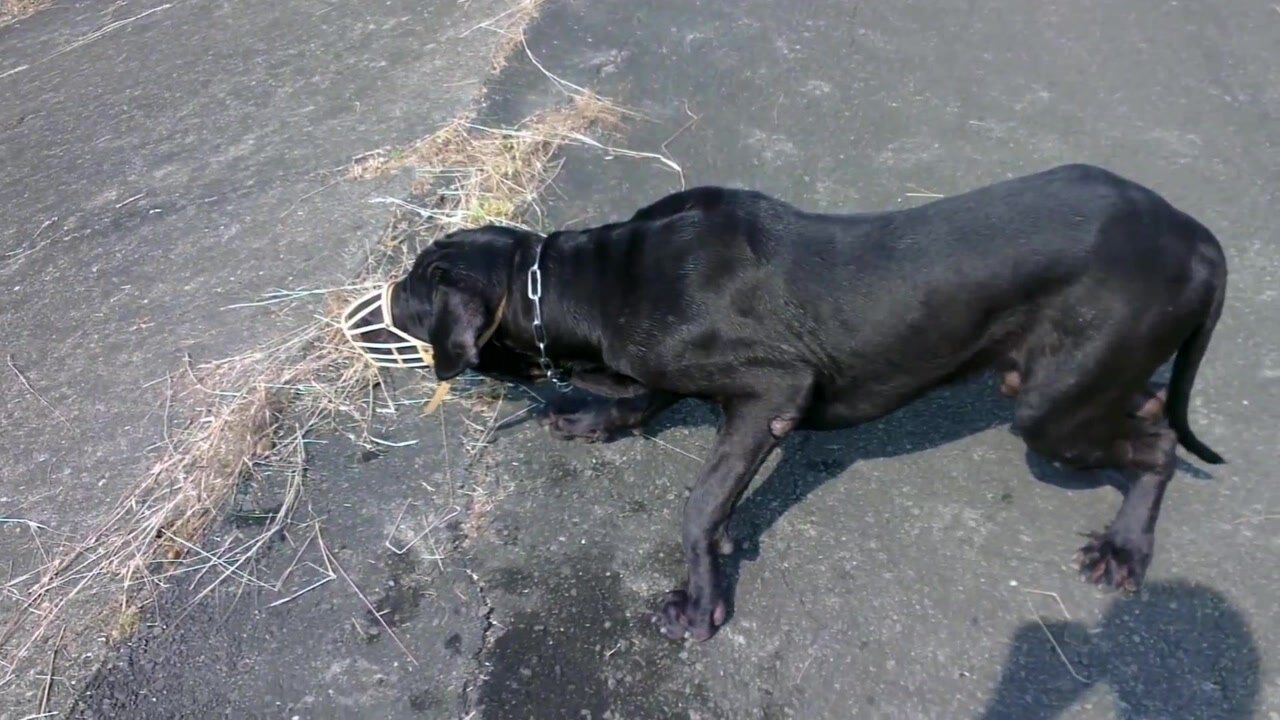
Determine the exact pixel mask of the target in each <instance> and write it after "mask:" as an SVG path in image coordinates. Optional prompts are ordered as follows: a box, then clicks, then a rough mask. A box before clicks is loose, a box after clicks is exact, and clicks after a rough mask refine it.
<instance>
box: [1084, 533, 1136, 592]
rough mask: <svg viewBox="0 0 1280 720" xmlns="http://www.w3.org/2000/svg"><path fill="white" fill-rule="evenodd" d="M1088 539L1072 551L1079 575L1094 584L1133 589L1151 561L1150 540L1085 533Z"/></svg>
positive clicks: (1126, 589) (1128, 590) (1115, 588)
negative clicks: (1075, 550)
mask: <svg viewBox="0 0 1280 720" xmlns="http://www.w3.org/2000/svg"><path fill="white" fill-rule="evenodd" d="M1086 537H1088V538H1089V542H1088V543H1086V544H1085V546H1084V547H1082V548H1080V551H1079V552H1077V553H1076V564H1077V566H1078V567H1079V568H1080V575H1081V577H1082V578H1083V579H1084V580H1085V581H1087V582H1091V583H1093V584H1094V585H1098V586H1100V587H1104V588H1111V589H1114V590H1124V591H1127V592H1136V591H1137V590H1138V588H1139V587H1141V585H1142V579H1143V577H1145V576H1146V574H1147V566H1149V565H1150V564H1151V549H1152V542H1151V541H1150V540H1149V539H1147V540H1143V539H1141V538H1138V539H1129V538H1120V537H1117V536H1114V535H1112V534H1111V533H1109V532H1108V533H1089V534H1088V535H1086Z"/></svg>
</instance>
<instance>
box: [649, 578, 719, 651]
mask: <svg viewBox="0 0 1280 720" xmlns="http://www.w3.org/2000/svg"><path fill="white" fill-rule="evenodd" d="M693 604H694V603H693V599H692V598H690V597H689V593H687V592H685V591H684V590H672V591H671V592H669V593H667V596H666V598H665V599H664V600H663V603H662V609H661V610H659V611H658V612H656V613H652V614H650V616H649V619H650V621H651V622H653V623H654V624H655V625H657V626H658V631H659V632H661V633H662V635H663V637H666V638H667V639H669V640H684V639H687V638H692V639H694V640H698V641H702V640H707V639H709V638H710V637H711V636H712V635H715V634H716V628H717V627H719V626H720V625H723V624H724V620H725V614H726V613H725V605H724V602H723V601H720V602H717V603H716V607H715V608H714V609H713V611H712V612H710V613H708V614H707V615H708V617H705V618H702V620H703V622H699V618H698V615H700V614H702V613H700V612H698V610H697V609H696V608H693V607H692V606H693Z"/></svg>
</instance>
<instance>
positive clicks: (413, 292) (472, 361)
mask: <svg viewBox="0 0 1280 720" xmlns="http://www.w3.org/2000/svg"><path fill="white" fill-rule="evenodd" d="M538 239H539V236H537V235H536V234H534V233H531V232H527V231H523V230H517V229H513V228H507V227H499V226H493V225H490V226H486V227H481V228H476V229H473V230H461V231H458V232H454V233H451V234H450V235H448V236H447V237H445V238H443V239H441V240H438V241H436V242H435V243H432V244H431V245H430V246H429V247H427V248H426V249H424V250H423V251H422V252H421V253H419V255H418V257H417V259H416V260H415V261H414V263H413V268H412V269H411V270H410V271H409V273H408V274H407V275H405V276H404V277H403V278H401V279H399V280H397V281H395V284H394V287H393V289H392V293H391V300H390V306H391V321H392V324H393V325H394V326H395V327H397V328H399V329H400V330H402V331H403V332H405V333H407V334H409V335H411V336H413V337H415V338H418V339H420V340H423V341H425V342H426V343H428V344H429V345H431V351H432V355H433V362H432V364H433V365H434V367H435V373H436V377H437V378H438V379H440V380H449V379H451V378H454V377H457V376H458V375H460V374H462V373H463V372H464V371H466V370H471V369H475V370H477V371H479V372H482V373H484V374H486V375H495V376H504V377H516V378H527V377H532V376H533V375H534V374H535V373H534V368H536V367H537V362H536V359H535V358H532V357H526V356H524V355H522V354H520V353H516V352H514V351H512V350H510V349H508V348H506V347H503V346H500V345H499V344H498V343H488V342H485V341H486V340H487V339H488V336H489V335H492V334H493V333H494V331H495V330H497V329H498V328H497V325H498V324H499V323H500V322H501V317H499V313H500V312H501V309H502V307H503V306H504V304H505V303H507V302H516V301H518V300H519V298H516V297H511V298H508V295H509V294H511V293H513V292H514V291H513V290H512V288H515V287H516V283H514V282H513V277H512V272H513V264H514V260H515V252H516V249H517V247H520V246H521V245H524V244H530V243H532V242H536V241H537V240H538ZM382 321H383V320H382V317H381V311H380V310H376V311H374V312H373V313H371V314H370V316H369V317H368V319H367V320H365V321H364V322H365V323H366V324H371V325H372V324H377V323H381V322H382ZM366 339H368V340H370V341H371V342H394V341H396V340H399V338H395V337H394V336H392V334H391V333H390V332H389V331H387V330H371V331H369V333H368V335H367V336H366Z"/></svg>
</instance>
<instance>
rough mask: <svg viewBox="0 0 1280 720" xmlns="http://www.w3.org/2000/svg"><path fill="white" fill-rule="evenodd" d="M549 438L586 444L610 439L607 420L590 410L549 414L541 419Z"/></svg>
mask: <svg viewBox="0 0 1280 720" xmlns="http://www.w3.org/2000/svg"><path fill="white" fill-rule="evenodd" d="M541 421H542V424H543V425H545V426H546V428H547V431H548V432H550V433H551V437H553V438H556V439H557V440H577V441H581V442H588V443H599V442H606V441H608V440H609V439H610V438H611V437H612V430H611V429H610V428H609V427H608V423H607V418H605V417H604V416H603V415H602V414H601V413H599V412H594V411H590V410H586V411H582V412H574V413H558V412H555V411H552V412H549V413H547V414H546V415H544V416H543V417H542V418H541Z"/></svg>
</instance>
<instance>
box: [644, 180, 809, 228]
mask: <svg viewBox="0 0 1280 720" xmlns="http://www.w3.org/2000/svg"><path fill="white" fill-rule="evenodd" d="M775 205H785V203H783V202H782V201H781V200H778V199H777V198H774V197H771V196H769V195H766V194H764V193H762V192H758V191H756V190H745V189H742V188H730V187H720V186H716V185H702V186H699V187H693V188H689V189H687V190H681V191H680V192H675V193H671V194H670V195H667V196H666V197H663V198H661V199H659V200H657V201H655V202H653V203H650V204H649V205H646V206H644V207H642V208H640V209H639V210H637V211H636V212H635V214H634V215H632V216H631V219H630V222H654V221H658V220H664V219H666V218H670V217H674V216H676V215H682V214H685V213H700V214H717V213H721V212H729V213H753V212H754V211H756V210H758V209H760V208H762V207H769V206H775Z"/></svg>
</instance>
